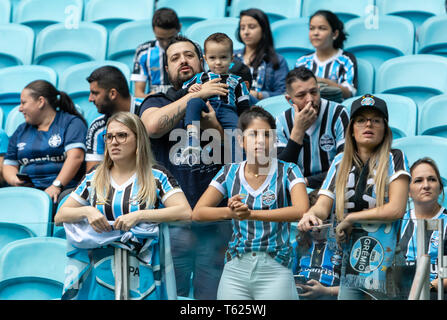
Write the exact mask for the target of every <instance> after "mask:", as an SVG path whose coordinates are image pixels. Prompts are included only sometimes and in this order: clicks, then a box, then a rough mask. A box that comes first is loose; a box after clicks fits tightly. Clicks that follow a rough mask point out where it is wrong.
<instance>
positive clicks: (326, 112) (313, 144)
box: [276, 99, 349, 185]
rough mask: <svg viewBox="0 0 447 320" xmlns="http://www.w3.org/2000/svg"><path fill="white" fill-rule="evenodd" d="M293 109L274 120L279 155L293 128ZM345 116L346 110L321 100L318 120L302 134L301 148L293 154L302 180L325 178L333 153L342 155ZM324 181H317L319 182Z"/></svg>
mask: <svg viewBox="0 0 447 320" xmlns="http://www.w3.org/2000/svg"><path fill="white" fill-rule="evenodd" d="M294 117H295V109H294V108H290V109H288V110H286V111H285V112H283V113H282V114H280V115H279V116H278V117H277V118H276V137H277V148H278V152H279V153H280V152H281V151H282V150H283V149H284V148H286V146H287V143H288V141H289V139H290V133H291V131H292V128H293V119H294ZM348 123H349V115H348V112H347V111H346V108H345V107H343V106H342V105H340V104H337V103H335V102H333V101H329V100H326V99H321V103H320V110H319V113H318V118H317V120H315V122H314V123H313V124H312V126H310V127H309V129H307V130H306V132H305V134H304V139H303V144H302V145H301V146H300V148H299V150H297V152H296V160H294V161H293V162H294V163H297V164H298V166H299V167H300V169H301V170H302V172H303V174H304V176H305V177H306V178H308V180H309V184H310V185H312V183H310V182H311V181H310V180H311V179H310V178H311V176H316V175H318V174H322V173H323V174H325V173H326V172H327V170H329V167H330V165H331V163H332V160H333V159H334V158H335V155H336V154H337V153H340V152H341V151H343V147H344V144H345V130H346V128H347V127H348ZM323 179H324V177H322V179H319V180H320V183H319V184H320V185H321V181H323Z"/></svg>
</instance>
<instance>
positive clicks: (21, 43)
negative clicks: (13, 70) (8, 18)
mask: <svg viewBox="0 0 447 320" xmlns="http://www.w3.org/2000/svg"><path fill="white" fill-rule="evenodd" d="M0 35H1V36H0V69H1V68H5V67H12V66H16V65H22V64H30V63H31V60H32V57H33V46H34V32H33V29H31V28H30V27H27V26H23V25H20V24H16V23H8V24H2V25H0Z"/></svg>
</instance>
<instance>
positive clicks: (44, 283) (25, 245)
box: [0, 237, 67, 300]
mask: <svg viewBox="0 0 447 320" xmlns="http://www.w3.org/2000/svg"><path fill="white" fill-rule="evenodd" d="M66 246H67V244H66V240H64V239H59V238H50V237H35V238H28V239H23V240H17V241H14V242H11V243H9V244H8V245H6V246H5V247H4V248H3V249H2V250H1V251H0V299H2V300H49V299H60V297H61V296H62V289H63V284H64V281H65V269H66V264H67V258H66Z"/></svg>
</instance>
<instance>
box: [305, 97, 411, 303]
mask: <svg viewBox="0 0 447 320" xmlns="http://www.w3.org/2000/svg"><path fill="white" fill-rule="evenodd" d="M391 141H392V133H391V130H390V127H389V125H388V108H387V105H386V102H385V101H384V100H382V99H379V98H377V97H375V96H372V95H365V96H362V97H360V98H359V99H357V100H355V101H354V102H353V103H352V107H351V115H350V121H349V125H348V129H347V132H346V142H345V149H344V152H343V153H340V154H338V155H337V156H336V157H335V159H334V161H333V162H332V165H331V167H330V168H329V171H328V174H327V176H326V179H325V181H324V183H323V185H322V187H321V189H320V191H319V197H318V200H317V202H316V203H315V205H314V206H312V207H311V208H310V210H309V211H308V212H307V213H305V214H304V216H303V218H302V219H301V220H300V222H299V223H298V228H299V229H300V230H301V231H309V230H311V229H312V227H314V226H316V225H321V224H322V223H323V221H324V220H326V219H327V218H328V217H329V215H330V213H331V211H332V206H333V204H335V213H336V218H337V221H338V225H337V227H336V232H335V236H336V239H337V242H338V243H339V245H340V247H341V248H342V249H343V257H342V268H341V278H340V290H339V293H338V299H339V300H351V299H352V300H362V299H370V298H371V297H373V298H378V297H384V295H385V296H386V295H387V294H388V292H387V286H386V284H387V278H386V277H387V272H386V270H387V269H388V268H389V267H390V266H391V262H392V260H393V257H394V252H395V248H396V242H397V233H398V231H399V230H398V228H399V219H401V218H402V217H403V215H404V213H405V207H406V203H407V200H408V184H409V177H410V173H409V172H408V166H407V163H406V162H407V161H406V158H405V156H404V154H403V152H402V151H401V150H398V149H391Z"/></svg>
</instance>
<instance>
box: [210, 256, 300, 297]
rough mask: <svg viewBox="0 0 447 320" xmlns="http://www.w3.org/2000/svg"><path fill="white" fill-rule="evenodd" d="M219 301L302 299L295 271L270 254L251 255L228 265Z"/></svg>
mask: <svg viewBox="0 0 447 320" xmlns="http://www.w3.org/2000/svg"><path fill="white" fill-rule="evenodd" d="M217 299H218V300H299V298H298V293H297V290H296V287H295V280H294V278H293V274H292V270H291V269H289V268H287V267H285V266H283V265H281V264H280V263H278V262H277V261H275V260H274V259H273V258H272V257H270V255H269V254H268V253H266V252H249V253H245V254H243V255H242V256H241V257H236V258H234V259H232V260H230V261H228V262H227V263H226V264H225V268H224V271H223V273H222V278H221V279H220V283H219V289H218V292H217Z"/></svg>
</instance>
